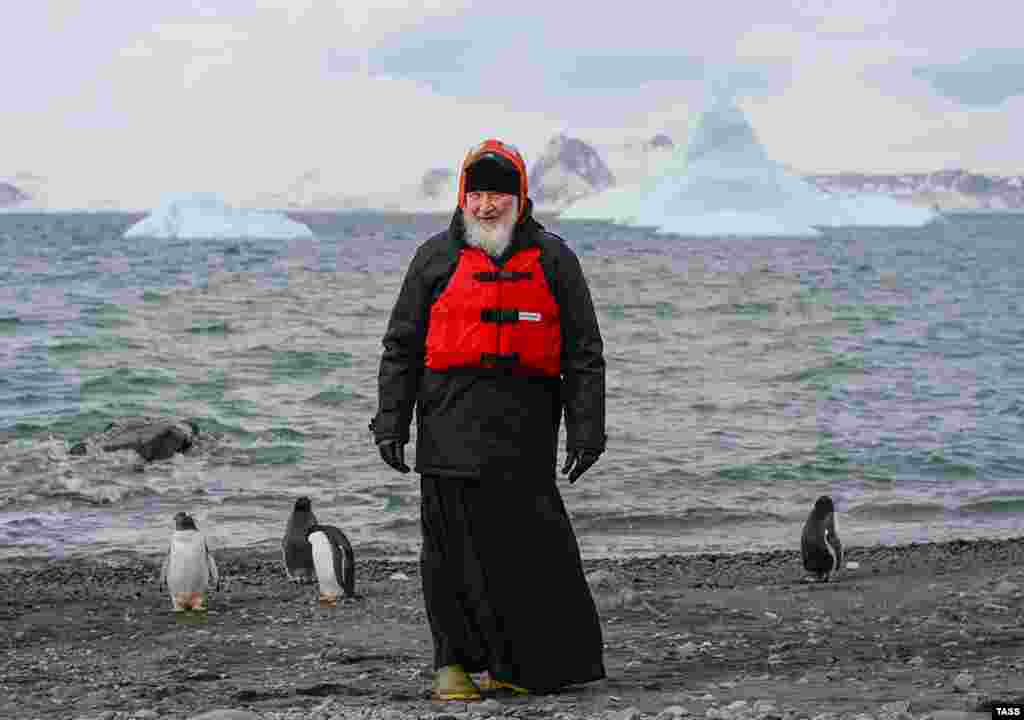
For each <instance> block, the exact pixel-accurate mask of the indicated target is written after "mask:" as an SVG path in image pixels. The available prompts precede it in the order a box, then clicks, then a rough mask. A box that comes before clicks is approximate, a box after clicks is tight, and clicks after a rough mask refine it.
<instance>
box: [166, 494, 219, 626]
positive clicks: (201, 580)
mask: <svg viewBox="0 0 1024 720" xmlns="http://www.w3.org/2000/svg"><path fill="white" fill-rule="evenodd" d="M211 580H212V584H213V585H214V587H215V588H216V589H217V590H219V589H220V574H219V573H218V572H217V563H216V562H215V561H214V559H213V555H211V554H210V548H209V546H207V544H206V538H205V537H204V536H203V534H202V533H201V532H199V528H197V527H196V521H195V519H193V517H192V516H191V515H189V514H188V513H186V512H179V513H177V514H176V515H175V516H174V533H173V534H172V535H171V547H170V549H169V550H168V552H167V556H166V557H165V558H164V562H163V567H162V568H161V572H160V584H161V585H162V586H166V588H167V590H168V592H169V593H170V595H171V603H172V604H173V606H174V611H175V612H185V611H188V610H197V611H205V610H206V593H207V590H208V589H209V587H210V584H211Z"/></svg>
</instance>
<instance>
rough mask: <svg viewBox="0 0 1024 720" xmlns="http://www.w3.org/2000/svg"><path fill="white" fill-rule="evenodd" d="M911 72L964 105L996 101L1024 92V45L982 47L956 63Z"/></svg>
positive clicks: (990, 103)
mask: <svg viewBox="0 0 1024 720" xmlns="http://www.w3.org/2000/svg"><path fill="white" fill-rule="evenodd" d="M913 74H914V76H915V77H918V78H921V79H923V80H926V81H928V82H929V83H931V85H932V87H934V88H935V90H936V92H938V93H939V94H941V95H943V96H945V97H948V98H951V99H953V100H956V101H957V102H960V103H962V104H964V105H971V106H977V107H985V106H994V105H999V104H1000V103H1002V102H1003V101H1005V100H1006V99H1007V98H1010V97H1013V96H1015V95H1024V49H1020V48H1015V49H993V48H988V49H982V50H978V51H977V52H974V53H973V54H971V55H970V56H968V57H966V58H964V59H963V60H961V61H960V62H958V63H951V64H944V65H922V66H919V67H916V68H914V70H913Z"/></svg>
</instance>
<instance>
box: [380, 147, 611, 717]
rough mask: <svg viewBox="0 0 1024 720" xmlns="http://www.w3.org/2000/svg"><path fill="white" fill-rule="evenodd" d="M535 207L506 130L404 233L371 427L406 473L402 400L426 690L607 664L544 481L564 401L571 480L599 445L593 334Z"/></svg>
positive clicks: (570, 271) (506, 685)
mask: <svg viewBox="0 0 1024 720" xmlns="http://www.w3.org/2000/svg"><path fill="white" fill-rule="evenodd" d="M532 207H533V203H532V201H531V200H530V199H529V197H528V194H527V175H526V166H525V163H524V162H523V159H522V156H521V155H520V154H519V152H518V151H517V150H516V149H515V148H514V147H512V146H510V145H507V144H505V143H502V142H500V141H498V140H487V141H485V142H484V143H482V144H481V145H480V146H478V147H476V148H474V149H473V150H471V151H470V153H469V155H467V157H466V159H465V161H464V162H463V165H462V170H461V173H460V176H459V200H458V207H457V208H456V210H455V214H454V216H453V218H452V221H451V223H450V225H449V227H448V229H447V230H446V231H444V232H441V233H439V234H437V235H435V236H434V237H432V238H430V239H429V240H427V241H426V242H425V243H424V244H422V245H421V246H420V247H419V248H418V249H417V251H416V254H415V256H414V257H413V259H412V262H411V263H410V265H409V268H408V270H407V273H406V276H405V280H404V282H403V284H402V288H401V290H400V292H399V296H398V299H397V301H396V303H395V306H394V310H393V311H392V313H391V318H390V321H389V323H388V327H387V331H386V333H385V335H384V340H383V344H384V352H383V355H382V357H381V363H380V375H379V407H378V411H377V414H376V416H375V417H374V419H373V421H372V422H371V423H370V428H371V430H372V431H373V434H374V439H375V441H376V443H377V445H378V448H379V451H380V455H381V457H382V458H383V459H384V461H385V462H386V463H387V464H388V465H390V466H391V467H392V468H394V469H396V470H398V471H399V472H402V473H407V472H409V466H408V465H406V463H405V452H404V447H405V444H406V443H407V442H408V441H409V426H410V423H411V421H412V416H413V408H414V406H415V412H416V428H417V433H416V462H415V470H416V472H418V473H419V474H420V491H421V506H420V517H421V529H422V535H423V544H422V551H421V556H420V567H421V573H422V582H423V595H424V602H425V605H426V611H427V618H428V620H429V623H430V630H431V635H432V637H433V642H434V666H435V670H436V673H435V677H434V685H433V697H434V698H435V699H438V700H459V699H461V700H477V699H480V698H481V694H480V691H481V689H483V690H485V691H486V690H495V691H502V692H514V693H517V694H523V693H544V692H550V691H554V690H557V689H559V688H562V687H564V686H567V685H574V684H578V683H585V682H590V681H594V680H599V679H601V678H604V677H605V668H604V659H603V641H602V633H601V626H600V621H599V618H598V615H597V610H596V608H595V605H594V601H593V598H592V596H591V594H590V588H589V587H588V585H587V582H586V579H585V578H584V575H583V568H582V563H581V560H580V551H579V546H578V544H577V541H576V536H575V534H574V532H573V528H572V525H571V523H570V520H569V517H568V514H567V513H566V510H565V506H564V505H563V503H562V497H561V495H560V493H559V490H558V486H557V484H556V479H557V474H556V468H557V448H558V434H559V425H560V422H561V416H562V412H563V410H564V412H565V422H566V462H565V464H564V466H563V467H562V474H563V475H564V474H566V473H568V474H569V478H568V479H569V483H570V484H571V483H574V482H575V481H576V480H577V479H578V478H579V476H580V475H582V474H583V473H584V472H585V471H586V470H587V469H588V468H590V467H591V466H592V465H593V464H594V462H596V461H597V459H598V457H599V456H600V455H601V453H602V452H603V451H604V449H605V361H604V354H603V353H604V350H603V343H602V341H601V333H600V330H599V328H598V323H597V316H596V314H595V312H594V306H593V302H592V300H591V296H590V290H589V289H588V287H587V282H586V280H585V278H584V276H583V271H582V268H581V267H580V263H579V260H578V258H577V257H576V255H575V254H574V253H573V252H572V250H570V249H569V248H568V247H567V246H566V245H565V242H564V241H563V240H562V239H561V238H560V237H558V236H557V235H554V234H552V233H550V232H548V231H546V230H545V229H544V227H543V226H542V225H541V224H540V223H538V222H537V221H536V220H535V219H534V218H533V216H532V214H531V210H532ZM470 673H481V675H482V677H481V678H480V679H479V681H478V682H475V681H474V679H473V678H472V677H470Z"/></svg>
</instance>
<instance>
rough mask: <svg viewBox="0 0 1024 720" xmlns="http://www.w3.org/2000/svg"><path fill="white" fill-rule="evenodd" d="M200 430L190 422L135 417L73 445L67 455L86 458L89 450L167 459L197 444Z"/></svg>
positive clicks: (112, 424)
mask: <svg viewBox="0 0 1024 720" xmlns="http://www.w3.org/2000/svg"><path fill="white" fill-rule="evenodd" d="M198 437H199V427H198V426H197V425H196V424H195V423H194V422H192V421H191V420H180V419H174V418H148V417H144V418H134V419H131V420H123V421H118V422H113V423H111V424H110V425H108V426H107V428H106V429H105V430H104V431H103V432H102V433H100V434H98V435H96V436H94V437H92V438H89V439H88V440H85V441H83V442H80V443H77V444H75V445H74V446H73V447H72V448H71V449H70V450H69V451H68V452H69V454H71V455H85V454H86V453H87V452H88V449H89V448H90V447H99V448H102V449H103V450H104V451H106V452H116V451H118V450H134V451H135V452H136V453H138V454H139V456H140V457H141V458H142V459H143V460H145V461H146V462H150V461H153V460H166V459H167V458H169V457H171V456H172V455H174V454H175V453H184V452H186V451H187V450H189V449H190V448H191V447H192V446H193V445H195V443H196V439H197V438H198Z"/></svg>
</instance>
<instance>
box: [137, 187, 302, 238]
mask: <svg viewBox="0 0 1024 720" xmlns="http://www.w3.org/2000/svg"><path fill="white" fill-rule="evenodd" d="M124 237H126V238H127V237H149V238H183V239H197V238H202V239H206V238H216V239H221V238H227V239H236V238H268V239H283V240H290V239H293V238H309V237H313V232H312V231H311V230H310V229H309V228H308V227H306V226H305V225H303V224H302V223H300V222H296V221H294V220H292V219H291V218H289V217H287V216H286V215H284V213H280V212H272V211H267V210H243V209H238V208H233V207H230V206H228V205H227V204H225V203H224V201H223V200H222V199H221V198H220V197H219V196H218V195H216V194H215V193H205V192H196V193H176V194H173V195H168V196H166V197H165V198H164V199H163V201H162V202H161V203H160V205H159V206H158V207H157V208H155V209H154V210H153V211H152V212H151V213H150V214H149V215H147V216H146V217H145V218H143V219H142V220H140V221H139V222H137V223H135V224H134V225H132V226H131V227H130V228H128V229H127V230H126V231H125V233H124Z"/></svg>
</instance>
